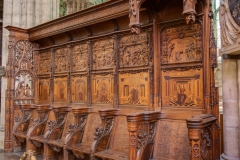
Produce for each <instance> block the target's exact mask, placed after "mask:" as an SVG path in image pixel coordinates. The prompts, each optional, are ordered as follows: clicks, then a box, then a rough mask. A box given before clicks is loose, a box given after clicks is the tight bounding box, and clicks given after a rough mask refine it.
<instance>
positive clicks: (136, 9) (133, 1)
mask: <svg viewBox="0 0 240 160" xmlns="http://www.w3.org/2000/svg"><path fill="white" fill-rule="evenodd" d="M144 1H145V0H129V8H130V10H129V17H130V24H129V27H130V28H131V31H132V32H133V33H136V34H139V33H140V27H141V25H140V22H139V15H140V7H141V4H142V3H143V2H144Z"/></svg>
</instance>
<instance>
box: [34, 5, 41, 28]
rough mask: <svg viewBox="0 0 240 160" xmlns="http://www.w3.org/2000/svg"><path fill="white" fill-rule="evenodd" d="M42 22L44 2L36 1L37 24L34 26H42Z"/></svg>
mask: <svg viewBox="0 0 240 160" xmlns="http://www.w3.org/2000/svg"><path fill="white" fill-rule="evenodd" d="M41 20H42V0H35V23H34V25H35V26H36V25H39V24H41Z"/></svg>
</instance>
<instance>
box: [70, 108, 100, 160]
mask: <svg viewBox="0 0 240 160" xmlns="http://www.w3.org/2000/svg"><path fill="white" fill-rule="evenodd" d="M77 111H78V113H77ZM73 112H75V114H76V115H77V114H80V113H81V109H80V108H79V109H73ZM80 121H81V120H80ZM85 124H86V125H85V126H83V128H79V129H75V131H73V132H72V133H70V134H68V135H67V137H69V142H68V145H67V150H68V151H71V152H72V153H73V154H74V156H76V157H77V158H80V159H83V158H84V157H86V156H89V155H90V149H91V145H92V142H93V141H94V132H95V128H97V127H99V126H100V125H101V119H100V116H99V114H98V112H97V110H91V111H89V114H88V115H87V116H86V122H85ZM77 134H78V135H79V136H78V137H77ZM65 155H66V154H65ZM66 156H67V155H66ZM65 159H67V157H65Z"/></svg>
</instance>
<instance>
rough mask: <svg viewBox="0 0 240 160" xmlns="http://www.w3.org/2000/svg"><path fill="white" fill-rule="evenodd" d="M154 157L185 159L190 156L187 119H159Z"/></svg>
mask: <svg viewBox="0 0 240 160" xmlns="http://www.w3.org/2000/svg"><path fill="white" fill-rule="evenodd" d="M157 125H158V126H157V131H156V135H157V137H156V139H155V144H154V148H158V149H154V153H153V157H154V158H166V159H179V160H185V159H189V157H190V152H189V150H190V148H189V143H188V131H187V126H186V122H185V121H166V120H161V121H158V124H157Z"/></svg>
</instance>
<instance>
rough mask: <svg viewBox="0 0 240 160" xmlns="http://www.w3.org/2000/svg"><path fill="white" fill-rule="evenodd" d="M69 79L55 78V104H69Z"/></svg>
mask: <svg viewBox="0 0 240 160" xmlns="http://www.w3.org/2000/svg"><path fill="white" fill-rule="evenodd" d="M67 86H68V85H67V77H56V78H54V102H67V92H68V91H67Z"/></svg>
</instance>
